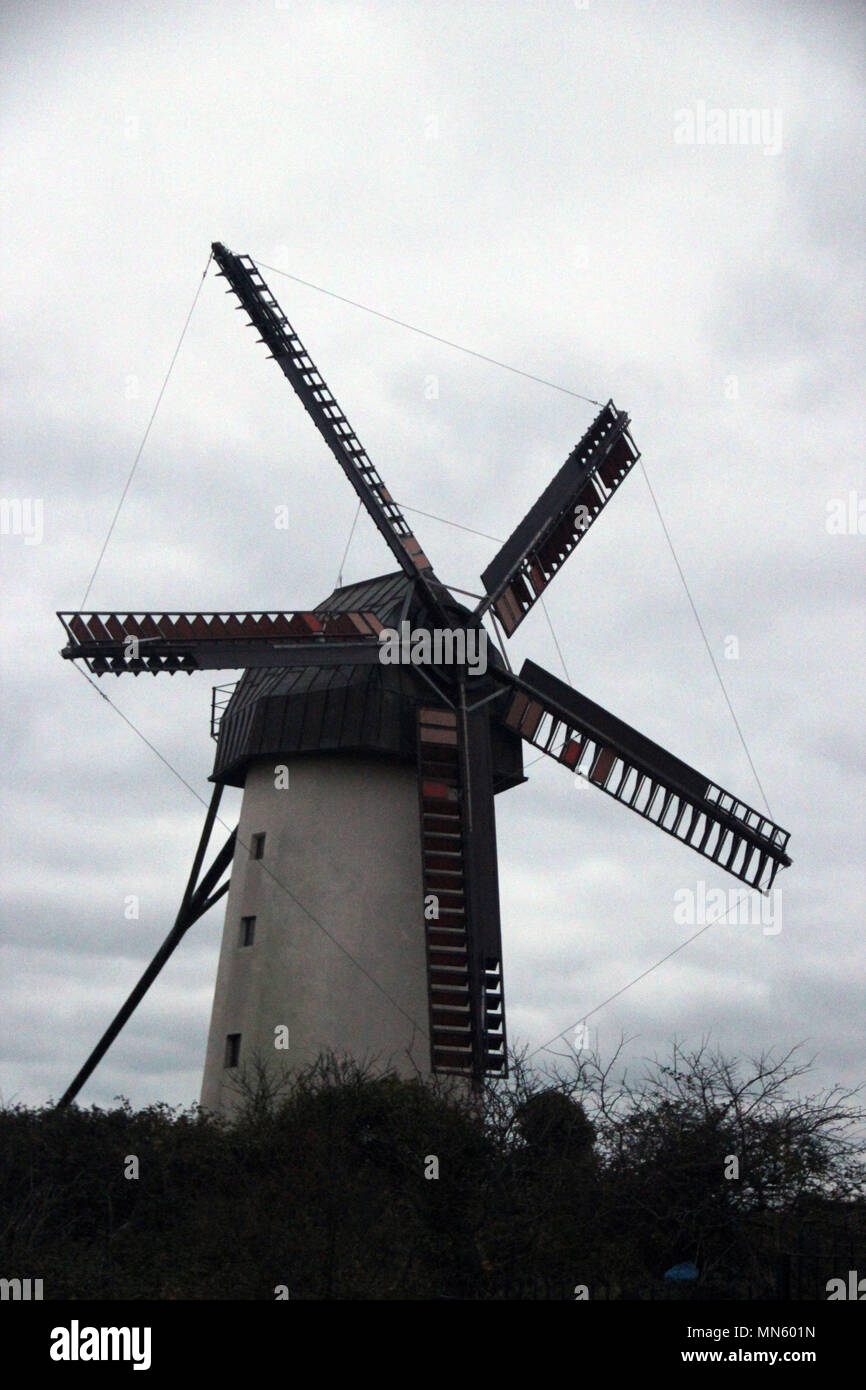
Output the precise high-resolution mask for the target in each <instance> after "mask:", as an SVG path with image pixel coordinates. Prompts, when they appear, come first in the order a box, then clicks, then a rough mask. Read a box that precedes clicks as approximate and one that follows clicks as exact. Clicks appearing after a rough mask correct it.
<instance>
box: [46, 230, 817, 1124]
mask: <svg viewBox="0 0 866 1390" xmlns="http://www.w3.org/2000/svg"><path fill="white" fill-rule="evenodd" d="M213 256H214V259H215V260H216V262H217V265H218V266H219V271H220V274H221V275H223V276H225V278H226V280H227V282H228V285H229V292H230V293H233V294H234V295H235V296H236V297H237V299H238V301H239V304H238V307H239V308H241V309H243V310H244V311H245V312H246V314H247V316H248V318H249V321H250V324H251V325H252V326H254V327H255V328H256V329H257V330H258V332H259V336H260V341H262V342H263V343H264V344H265V345H266V346H267V347H268V348H269V350H270V354H271V356H273V357H274V359H275V360H276V361H277V363H278V365H279V366H280V368H281V369H282V371H283V372H284V374H285V376H286V377H287V378H288V380H289V381H290V383H291V385H292V386H293V388H294V390H295V392H296V393H297V395H298V397H299V398H300V400H301V402H302V404H303V405H304V407H305V409H306V410H307V412H308V414H309V415H310V417H311V418H312V420H313V422H314V424H315V425H316V427H317V428H318V430H319V432H320V434H321V435H322V436H323V438H324V440H325V442H326V443H327V444H328V447H329V448H330V450H331V452H332V453H333V455H334V457H335V458H336V460H337V462H338V463H339V465H340V467H341V468H342V469H343V472H344V473H345V475H346V477H347V478H348V480H349V482H350V483H351V485H352V487H353V488H354V490H355V492H356V493H357V495H358V497H359V498H360V500H361V502H362V503H363V505H364V506H365V507H366V509H367V511H368V513H369V515H370V516H371V518H372V520H373V521H374V523H375V525H376V526H377V527H378V529H379V531H380V532H381V534H382V536H383V538H384V539H385V541H386V543H387V544H388V546H389V548H390V549H391V552H392V554H393V555H394V557H395V559H396V561H397V564H398V567H399V568H398V569H397V571H396V572H395V573H390V574H386V575H384V576H381V577H380V578H377V579H371V580H368V581H364V582H362V583H359V584H353V585H350V586H348V587H346V588H340V589H337V590H336V591H335V592H334V593H333V594H331V595H330V596H329V597H328V598H326V599H325V600H324V601H323V602H322V603H321V604H320V605H319V607H317V608H316V609H314V610H312V611H304V612H294V613H282V612H267V613H247V614H235V613H231V614H225V613H162V614H153V613H125V614H122V613H61V614H59V615H58V616H59V617H60V618H61V621H62V622H63V624H64V627H65V629H66V634H67V645H66V646H65V648H64V649H63V653H62V654H63V656H64V657H66V658H69V659H81V660H83V661H84V662H85V663H86V665H87V667H88V668H89V670H90V671H91V672H93V673H94V674H95V675H105V674H115V675H121V674H124V673H131V674H134V675H139V674H142V673H145V672H148V673H151V674H154V675H156V674H160V673H164V672H167V673H169V674H176V673H178V672H181V671H186V672H192V671H196V670H220V669H223V670H225V669H230V670H242V671H243V675H242V676H241V679H240V680H239V682H238V683H237V685H236V687H235V688H234V689H233V691H232V693H231V695H230V697H229V698H228V700H227V701H223V700H220V699H217V698H216V692H215V700H214V718H213V721H212V731H213V732H215V734H216V737H217V754H216V762H215V767H214V772H213V776H212V778H211V780H212V782H213V783H214V791H213V795H212V798H211V803H210V807H209V809H208V814H207V817H206V821H205V826H204V830H203V832H202V837H201V841H200V844H199V847H198V850H197V852H196V855H195V859H194V863H193V869H192V872H191V875H190V879H189V883H188V885H187V889H186V892H185V894H184V896H183V899H182V902H181V908H180V911H179V913H178V917H177V920H176V922H175V924H174V927H173V928H172V931H171V932H170V933H169V936H168V937H167V939H166V941H165V942H164V943H163V946H162V947H161V948H160V950H159V952H158V953H157V955H156V957H155V958H154V960H153V961H152V962H151V965H150V966H149V967H148V969H147V970H146V971H145V973H144V975H143V976H142V978H141V980H140V981H139V983H138V984H137V985H136V987H135V989H134V990H133V991H132V993H131V994H130V996H129V998H128V999H127V1001H126V1002H125V1004H124V1005H123V1007H122V1008H121V1010H120V1011H119V1013H118V1015H117V1016H116V1018H115V1019H114V1021H113V1022H112V1024H111V1025H110V1027H109V1028H108V1029H107V1031H106V1033H105V1034H104V1036H103V1038H102V1039H101V1041H100V1043H99V1044H98V1045H97V1047H96V1048H95V1049H94V1051H93V1053H92V1054H91V1056H90V1057H89V1058H88V1060H87V1062H86V1063H85V1065H84V1067H82V1069H81V1071H80V1072H79V1073H78V1075H77V1076H76V1078H75V1079H74V1081H73V1082H72V1083H71V1085H70V1086H69V1088H68V1089H67V1091H66V1092H65V1093H64V1096H63V1097H62V1098H61V1102H60V1103H61V1104H67V1103H68V1102H69V1101H70V1100H71V1099H72V1098H73V1097H74V1096H75V1095H76V1094H77V1092H78V1090H79V1089H80V1088H81V1086H82V1085H83V1084H84V1081H85V1080H86V1079H87V1077H88V1076H89V1075H90V1073H91V1071H92V1070H93V1068H94V1067H95V1066H96V1064H97V1063H98V1061H99V1060H100V1058H101V1057H102V1056H103V1055H104V1053H105V1051H106V1050H107V1048H108V1047H109V1046H110V1044H111V1042H112V1041H113V1039H114V1038H115V1037H116V1036H117V1033H118V1032H119V1031H120V1029H121V1028H122V1027H123V1025H124V1023H125V1022H126V1020H127V1019H128V1017H129V1016H130V1014H131V1013H132V1011H133V1009H134V1008H135V1007H136V1006H137V1004H138V1002H139V1001H140V999H141V998H142V997H143V995H144V993H145V992H146V990H147V989H148V988H149V986H150V984H151V983H152V982H153V980H154V979H155V978H156V975H157V974H158V973H159V970H160V969H161V968H162V966H163V964H164V963H165V961H166V960H167V959H168V957H169V956H170V954H171V953H172V951H173V950H174V949H175V947H176V946H177V944H178V943H179V941H180V940H181V939H182V937H183V935H184V934H185V932H186V931H187V930H188V929H189V927H190V926H191V925H192V924H193V922H195V921H197V920H198V918H199V917H200V916H202V915H203V914H204V913H205V912H206V911H208V910H209V908H210V907H211V906H212V905H213V904H214V903H216V902H217V901H218V900H219V899H220V898H221V897H222V896H223V895H225V894H226V893H228V895H229V896H228V904H227V911H226V921H225V928H224V932H223V941H222V948H221V954H220V964H219V972H218V977H217V985H216V992H215V997H214V1006H213V1013H212V1018H211V1028H210V1036H209V1040H208V1048H207V1057H206V1063H205V1075H204V1083H203V1089H202V1100H203V1103H204V1104H205V1105H207V1106H209V1107H211V1108H214V1109H221V1110H229V1109H231V1107H232V1105H233V1104H234V1103H235V1101H236V1098H237V1084H236V1083H237V1077H238V1075H239V1071H240V1070H241V1069H243V1068H244V1066H245V1065H252V1066H255V1065H256V1064H257V1063H259V1064H264V1065H265V1066H266V1067H267V1068H269V1069H270V1067H271V1066H272V1065H274V1066H276V1068H277V1069H278V1070H280V1071H281V1070H283V1069H284V1068H285V1066H286V1064H288V1066H289V1068H290V1069H291V1068H295V1067H298V1066H302V1065H304V1064H305V1063H306V1062H309V1061H311V1060H313V1059H314V1058H315V1057H316V1055H317V1054H318V1053H319V1052H320V1051H322V1050H325V1049H332V1050H335V1051H337V1052H342V1053H348V1054H350V1055H353V1056H354V1057H356V1058H357V1059H359V1060H361V1059H365V1058H368V1059H375V1060H376V1061H378V1062H380V1063H383V1062H384V1063H386V1064H389V1065H391V1066H393V1067H394V1068H395V1069H396V1070H397V1071H399V1072H402V1073H404V1074H407V1075H415V1074H418V1073H420V1074H422V1075H424V1074H428V1073H430V1072H431V1071H432V1072H437V1073H442V1072H444V1073H449V1074H452V1075H455V1076H457V1077H462V1078H465V1079H467V1080H469V1081H471V1082H472V1083H473V1084H478V1083H479V1082H480V1081H481V1079H482V1078H483V1077H484V1076H485V1075H503V1074H504V1072H505V1068H506V1042H505V1015H504V999H503V973H502V946H501V936H500V921H499V899H498V876H497V858H496V831H495V813H494V796H495V794H496V793H497V792H500V791H504V790H507V789H508V788H510V787H513V786H515V785H516V784H518V783H520V782H522V781H524V780H525V778H524V776H523V763H522V754H521V749H522V744H523V742H528V743H530V744H531V745H533V746H534V747H535V748H537V749H539V750H540V751H542V752H543V753H545V754H547V755H548V756H550V757H552V758H553V759H554V760H556V761H557V762H559V763H561V764H562V765H563V766H564V767H565V768H566V769H568V770H569V771H570V772H571V773H572V774H574V775H577V776H583V777H586V778H587V779H588V781H589V782H590V783H592V784H593V785H595V786H597V787H599V788H600V789H601V790H602V791H604V792H606V793H607V794H608V795H610V796H612V797H614V798H615V799H616V800H617V801H619V802H620V803H621V804H622V805H625V806H628V807H629V808H630V809H631V810H633V811H636V812H637V813H638V814H639V815H641V816H642V817H643V818H644V819H646V820H648V821H650V822H652V823H653V824H654V825H656V826H658V827H659V829H661V830H664V831H665V832H666V833H667V834H669V835H672V836H674V837H675V838H677V839H678V840H680V841H681V842H682V843H684V844H687V845H689V846H690V847H691V848H693V849H694V850H696V851H697V852H698V853H699V854H701V855H703V856H704V857H706V858H708V859H710V860H711V861H712V862H713V863H715V864H717V865H719V866H720V867H721V868H722V869H724V870H726V871H727V872H729V873H731V874H733V875H734V876H735V877H736V878H738V879H740V880H741V881H742V882H744V883H746V884H747V885H748V886H749V887H752V888H758V889H761V890H765V891H766V890H768V889H769V888H770V887H771V885H772V883H773V879H774V877H775V875H776V873H777V871H778V869H779V868H780V867H782V866H785V865H788V864H790V862H791V861H790V859H789V857H788V855H787V853H786V847H787V842H788V834H787V832H786V831H784V830H782V829H780V827H779V826H777V825H775V824H774V823H773V822H772V821H771V820H769V819H768V817H766V816H765V815H763V814H762V813H761V812H759V811H756V810H754V809H753V808H752V807H750V806H748V805H747V804H746V803H745V802H743V801H741V800H738V799H737V798H736V797H735V796H733V795H732V794H731V793H729V792H726V791H725V790H724V789H723V788H722V787H721V786H719V785H717V784H716V783H715V782H713V781H711V780H709V779H708V778H707V777H706V776H704V775H702V774H701V773H699V772H697V771H695V769H693V768H691V767H689V766H688V765H687V764H686V763H684V762H682V761H681V760H680V759H678V758H676V757H674V756H673V754H671V753H669V752H667V750H665V749H664V748H662V747H660V746H659V745H658V744H656V743H653V742H652V741H651V740H650V739H648V738H646V737H645V736H644V735H642V734H640V733H638V732H637V731H636V730H635V729H633V728H631V727H630V726H629V725H627V724H625V723H624V722H623V721H622V720H620V719H617V718H616V717H615V716H614V715H612V714H610V713H609V712H608V711H607V710H605V709H603V708H602V707H601V706H600V705H597V704H595V703H593V701H591V700H589V699H588V698H587V697H586V696H584V695H582V694H580V692H578V691H576V690H574V689H572V687H570V686H569V685H567V684H566V683H564V682H563V681H561V680H558V679H557V678H556V677H555V676H552V675H550V674H549V673H548V672H546V671H544V670H543V669H542V668H541V667H539V666H537V665H536V664H535V663H534V662H532V661H526V662H525V663H524V665H523V667H522V668H521V671H520V674H519V675H516V674H515V673H514V672H513V671H512V670H511V668H510V665H509V663H508V659H507V655H506V652H505V647H504V646H503V647H502V649H501V650H499V649H498V647H497V645H496V643H495V641H494V637H493V636H491V635H490V633H489V632H488V629H487V628H486V627H485V626H484V619H485V618H487V619H488V620H490V621H491V622H492V624H493V626H494V630H495V632H496V633H498V632H499V630H500V628H501V629H503V630H504V632H505V634H506V636H508V637H510V636H511V635H512V633H513V632H514V631H515V630H516V628H517V627H518V626H519V624H520V623H521V622H522V621H523V619H524V617H525V616H526V615H527V613H528V612H529V611H530V610H531V608H532V607H533V605H534V604H535V602H536V601H537V600H538V598H539V597H540V596H541V594H542V593H543V592H544V590H545V589H546V587H547V585H548V584H549V583H550V582H551V580H552V579H553V577H554V575H555V574H556V573H557V572H558V570H559V569H560V568H561V566H562V565H563V563H564V562H565V560H566V559H567V558H568V556H569V555H570V554H571V552H572V551H573V550H574V549H575V548H576V546H577V545H578V544H579V543H580V541H581V540H583V538H584V536H585V535H586V533H587V531H588V530H590V529H591V527H592V526H593V525H594V523H595V522H596V520H597V519H598V517H599V516H600V515H601V513H602V511H603V510H604V508H605V507H606V506H607V504H608V502H609V501H610V500H611V498H612V497H613V495H614V493H615V492H616V490H617V489H618V488H619V486H620V485H621V484H622V482H623V481H624V479H625V478H626V477H627V476H628V474H629V473H630V471H631V469H632V468H633V466H634V464H635V462H636V461H637V459H638V457H639V454H638V452H637V449H636V448H635V446H634V443H633V442H632V439H631V436H630V434H629V423H630V422H629V418H628V416H627V415H626V414H625V413H624V412H622V411H619V410H617V408H616V407H615V406H614V404H613V402H612V401H608V402H607V404H606V405H605V406H603V407H602V409H601V410H600V411H599V414H598V415H597V417H596V418H595V420H594V421H593V423H592V424H591V425H590V427H589V429H588V430H587V431H586V433H585V434H584V436H583V438H582V439H581V440H580V442H579V443H578V444H577V446H576V447H575V448H574V449H573V450H572V452H571V453H570V454H569V456H568V458H567V459H566V461H565V463H564V464H563V466H562V468H561V469H560V470H559V472H558V473H557V474H556V476H555V477H554V478H553V479H552V481H551V482H550V483H549V484H548V486H547V487H546V488H545V490H544V491H543V492H542V494H541V496H540V497H539V499H538V501H537V502H536V503H535V505H534V506H533V507H532V508H531V509H530V511H529V512H528V513H527V515H526V517H524V519H523V521H522V522H521V523H520V525H519V526H518V527H517V528H516V530H515V531H514V532H513V534H512V536H511V537H510V538H509V540H508V541H506V542H505V544H504V545H503V546H502V548H501V550H500V551H499V553H498V554H497V555H496V556H495V557H494V559H493V560H492V561H491V563H490V565H489V566H488V567H487V569H486V570H485V571H484V574H483V575H482V584H483V586H484V597H483V598H482V599H481V600H480V602H479V603H478V604H477V606H476V607H475V609H474V610H471V611H470V610H469V609H468V608H467V607H465V606H463V605H461V604H460V603H458V602H457V600H456V599H455V598H454V596H453V594H452V593H451V592H450V591H449V589H448V588H447V587H446V586H445V585H444V584H443V583H442V582H441V581H440V580H439V579H438V578H437V577H436V575H435V574H434V571H433V568H432V566H431V564H430V561H429V560H428V559H427V557H426V555H425V554H424V552H423V551H422V549H421V546H420V544H419V542H418V541H417V540H416V538H415V536H414V535H413V534H412V531H411V529H410V527H409V525H408V523H407V521H406V519H405V517H404V516H403V514H402V512H401V511H400V510H399V508H398V507H397V505H396V504H395V503H394V501H393V499H392V497H391V495H390V493H389V492H388V490H387V488H386V487H385V485H384V483H383V482H382V479H381V477H380V476H379V474H378V472H377V470H376V469H375V467H374V466H373V464H372V463H371V461H370V459H369V458H368V457H367V454H366V452H365V451H364V449H363V447H362V445H361V443H360V441H359V440H358V438H357V436H356V435H355V433H354V431H353V430H352V428H351V426H350V425H349V423H348V421H347V419H346V417H345V415H344V414H343V412H342V411H341V409H340V407H339V405H338V404H337V402H336V401H335V399H334V397H333V396H332V394H331V392H330V391H329V389H328V387H327V385H326V384H325V381H324V379H323V378H322V376H321V375H320V373H319V372H318V371H317V369H316V367H315V365H314V364H313V361H312V359H311V358H310V356H309V354H308V353H307V351H306V349H305V348H304V346H303V344H302V343H301V341H300V339H299V338H298V336H297V334H296V333H295V331H294V329H293V328H292V326H291V324H290V323H289V322H288V320H287V319H286V317H285V315H284V314H283V313H282V310H281V309H280V307H279V305H278V304H277V303H276V300H275V299H274V298H273V296H272V295H271V293H270V291H269V289H268V287H267V285H266V284H265V282H264V280H263V279H262V277H261V275H260V273H259V271H258V270H257V268H256V266H255V265H254V263H253V262H252V261H251V260H250V258H249V257H246V256H243V257H241V256H235V255H233V254H232V253H231V252H229V251H227V250H226V248H225V247H224V246H222V245H221V244H219V243H214V246H213ZM217 716H219V717H217ZM224 785H233V786H238V787H243V789H244V796H243V802H242V807H241V815H240V822H239V825H238V827H237V829H236V830H235V831H233V832H232V833H231V834H230V835H229V837H228V839H227V840H226V842H225V843H224V844H223V846H222V847H221V849H220V850H219V851H218V852H217V854H216V855H215V857H214V859H213V862H212V864H211V866H210V868H209V869H208V870H207V871H206V872H204V873H202V865H203V863H204V859H205V856H206V853H207V849H208V846H209V843H210V839H211V836H212V833H213V830H214V826H215V825H216V823H217V820H218V806H219V801H220V795H221V792H222V788H223V786H224ZM230 865H231V875H230V879H229V880H228V881H226V880H225V879H224V875H225V873H226V871H227V870H228V868H229V866H230Z"/></svg>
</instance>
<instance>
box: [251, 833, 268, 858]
mask: <svg viewBox="0 0 866 1390" xmlns="http://www.w3.org/2000/svg"><path fill="white" fill-rule="evenodd" d="M264 857H265V832H264V831H262V832H261V834H259V835H254V836H253V838H252V840H251V841H250V859H264Z"/></svg>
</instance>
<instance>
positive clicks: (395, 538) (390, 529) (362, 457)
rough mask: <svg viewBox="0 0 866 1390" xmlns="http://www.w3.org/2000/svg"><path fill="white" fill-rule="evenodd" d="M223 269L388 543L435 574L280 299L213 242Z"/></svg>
mask: <svg viewBox="0 0 866 1390" xmlns="http://www.w3.org/2000/svg"><path fill="white" fill-rule="evenodd" d="M212 250H213V254H214V259H215V260H216V262H217V264H218V265H219V268H220V274H221V275H224V276H225V278H226V279H227V280H228V282H229V285H230V286H231V288H232V290H233V291H234V293H235V294H236V295H237V297H238V299H239V300H240V304H241V307H242V308H243V309H245V310H246V312H247V314H248V315H249V318H250V322H251V323H252V325H253V327H254V328H257V329H258V331H259V333H260V334H261V341H262V342H263V343H264V344H265V345H266V346H267V347H268V348H270V350H271V353H272V355H273V357H274V358H275V360H276V362H277V363H278V364H279V366H280V368H281V369H282V371H283V373H284V375H285V376H286V377H287V378H288V380H289V381H290V382H291V384H292V386H293V387H294V389H295V391H296V393H297V395H298V396H299V397H300V399H301V402H302V404H303V406H304V408H305V410H306V411H307V413H308V415H309V416H310V418H311V419H312V421H313V423H314V425H315V426H316V428H317V430H318V431H319V433H320V434H321V436H322V438H323V439H324V440H325V443H326V444H327V446H328V448H329V449H330V450H331V453H332V454H333V455H334V457H335V458H336V460H337V462H338V463H339V465H340V467H341V468H342V470H343V472H344V473H345V474H346V477H347V478H348V479H349V482H350V483H351V484H352V487H353V488H354V489H355V492H356V493H357V494H358V496H359V497H360V499H361V501H362V502H363V503H364V506H365V507H366V508H367V511H368V512H369V514H370V516H371V517H372V518H373V521H374V522H375V524H376V526H377V527H378V528H379V530H380V531H381V533H382V535H383V536H384V537H385V540H386V541H387V542H388V545H389V546H390V548H391V550H392V551H393V553H394V555H395V556H396V557H397V560H398V562H399V564H400V566H401V568H402V569H403V571H404V573H406V574H409V575H410V576H412V577H413V578H414V577H415V576H417V575H429V574H432V566H431V564H430V561H429V560H428V559H427V556H426V555H425V554H424V552H423V550H422V549H421V546H420V544H419V543H418V541H417V540H416V539H415V536H414V534H413V532H412V528H411V527H410V525H409V523H408V521H407V520H406V518H405V516H404V515H403V513H402V512H401V510H400V508H399V507H398V506H397V503H396V502H395V501H394V499H393V498H392V496H391V494H390V492H389V491H388V489H387V488H386V487H385V484H384V483H383V481H382V479H381V478H380V476H379V474H378V472H377V470H376V469H375V467H374V466H373V464H372V463H371V461H370V459H369V457H368V456H367V452H366V450H365V449H364V446H363V445H362V444H361V441H360V440H359V439H358V436H357V435H356V434H355V431H354V430H353V429H352V427H351V425H350V424H349V422H348V420H347V419H346V417H345V415H344V414H343V412H342V410H341V409H340V407H339V405H338V404H337V402H336V400H335V399H334V397H333V395H332V394H331V392H330V390H329V389H328V386H327V383H326V382H325V380H324V378H323V377H322V375H321V373H320V372H319V371H318V370H317V368H316V365H315V363H314V362H313V360H312V358H311V357H310V354H309V353H308V352H307V349H306V348H305V347H304V345H303V343H302V342H301V340H300V338H299V337H298V335H297V333H296V332H295V330H294V328H293V327H292V325H291V324H290V323H289V321H288V319H287V318H286V316H285V314H284V313H283V311H282V309H281V308H280V306H279V304H278V303H277V301H276V299H275V298H274V296H273V295H272V294H271V292H270V290H269V289H268V287H267V285H266V284H265V281H264V280H263V278H262V276H261V274H260V273H259V271H258V269H257V267H256V265H255V262H254V261H252V260H251V259H250V257H249V256H235V255H233V254H232V253H231V251H228V250H226V248H225V247H224V246H223V245H221V243H220V242H218V241H215V242H214V243H213V247H212Z"/></svg>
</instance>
